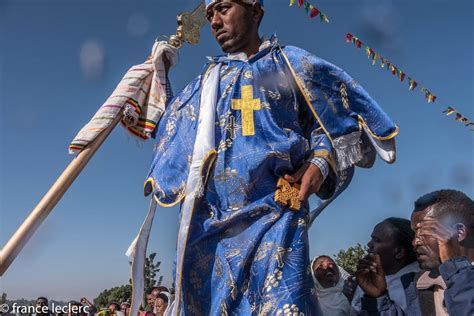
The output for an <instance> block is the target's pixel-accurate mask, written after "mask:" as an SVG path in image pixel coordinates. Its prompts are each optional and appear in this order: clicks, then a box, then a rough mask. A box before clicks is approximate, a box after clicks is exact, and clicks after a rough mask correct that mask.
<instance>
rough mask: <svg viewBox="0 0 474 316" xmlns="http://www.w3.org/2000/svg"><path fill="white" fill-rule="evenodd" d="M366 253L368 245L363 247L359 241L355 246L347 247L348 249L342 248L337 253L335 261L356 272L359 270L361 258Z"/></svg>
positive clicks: (349, 270)
mask: <svg viewBox="0 0 474 316" xmlns="http://www.w3.org/2000/svg"><path fill="white" fill-rule="evenodd" d="M365 255H367V247H363V246H362V245H361V244H359V243H357V244H356V245H355V246H353V247H349V248H347V250H340V251H339V253H338V254H337V255H335V261H336V263H337V265H338V266H340V267H341V268H343V269H344V270H346V271H347V272H349V273H351V274H354V273H355V272H356V270H357V264H358V263H359V260H360V259H362V258H363V257H364V256H365Z"/></svg>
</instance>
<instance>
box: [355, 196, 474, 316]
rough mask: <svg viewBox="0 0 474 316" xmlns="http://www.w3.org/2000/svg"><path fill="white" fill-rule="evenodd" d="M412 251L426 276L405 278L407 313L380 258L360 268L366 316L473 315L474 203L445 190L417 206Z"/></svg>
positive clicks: (368, 259)
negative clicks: (392, 294) (392, 290)
mask: <svg viewBox="0 0 474 316" xmlns="http://www.w3.org/2000/svg"><path fill="white" fill-rule="evenodd" d="M411 223H412V228H413V230H414V231H415V238H414V240H413V246H414V248H415V252H416V254H417V260H418V262H419V263H420V266H421V268H422V269H423V271H421V272H420V273H418V274H415V273H412V274H408V275H405V276H404V277H403V278H402V283H403V285H404V288H405V295H406V300H407V305H408V309H407V310H406V311H405V313H404V312H403V311H402V309H401V308H400V306H398V305H397V304H396V303H395V302H394V301H393V300H391V298H390V297H389V295H388V294H387V284H386V282H385V272H384V271H383V267H382V264H381V260H380V257H379V256H378V255H369V256H367V257H366V258H364V259H363V260H361V262H360V263H359V265H358V271H357V272H356V276H357V282H358V283H359V285H360V287H361V288H362V289H363V290H364V292H365V295H364V297H363V298H362V311H363V314H366V315H423V316H426V315H436V316H438V315H451V316H453V315H455V316H464V315H466V316H468V315H469V316H471V315H474V266H473V265H472V263H473V262H474V201H473V200H471V199H470V198H469V197H468V196H466V195H465V194H464V193H461V192H459V191H454V190H441V191H435V192H432V193H429V194H426V195H424V196H422V197H421V198H419V199H418V200H417V201H416V202H415V209H414V211H413V213H412V217H411Z"/></svg>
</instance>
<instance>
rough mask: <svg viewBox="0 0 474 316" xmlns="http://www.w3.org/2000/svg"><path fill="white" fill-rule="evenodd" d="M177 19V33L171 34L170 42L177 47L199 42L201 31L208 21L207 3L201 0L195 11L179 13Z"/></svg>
mask: <svg viewBox="0 0 474 316" xmlns="http://www.w3.org/2000/svg"><path fill="white" fill-rule="evenodd" d="M177 20H178V28H177V29H176V34H175V35H171V36H170V39H169V40H168V43H169V44H171V45H173V46H174V47H177V48H180V47H181V46H183V43H188V44H191V45H195V44H197V43H199V38H200V34H199V31H200V30H201V28H202V27H203V26H204V25H205V24H206V22H207V19H206V5H205V4H204V2H201V4H200V5H199V6H198V7H197V8H196V9H194V11H193V12H191V13H188V12H184V13H181V14H180V15H178V17H177Z"/></svg>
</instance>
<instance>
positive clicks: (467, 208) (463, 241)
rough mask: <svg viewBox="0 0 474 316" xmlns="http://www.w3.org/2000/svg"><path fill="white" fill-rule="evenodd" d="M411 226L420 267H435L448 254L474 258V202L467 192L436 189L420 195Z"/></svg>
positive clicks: (427, 268)
mask: <svg viewBox="0 0 474 316" xmlns="http://www.w3.org/2000/svg"><path fill="white" fill-rule="evenodd" d="M411 225H412V228H413V230H415V238H414V239H413V247H414V248H415V252H416V256H417V259H418V262H419V263H420V266H421V268H422V269H424V270H437V269H438V267H439V265H440V264H441V262H442V257H446V256H447V257H449V256H450V254H449V253H452V254H451V256H466V257H468V258H469V259H470V260H471V261H474V234H473V231H474V201H473V200H472V199H471V198H469V197H468V196H467V195H466V194H464V193H462V192H460V191H456V190H439V191H434V192H431V193H428V194H425V195H423V196H422V197H420V198H419V199H418V200H416V202H415V206H414V210H413V213H412V216H411ZM440 245H441V246H442V248H441V249H440ZM440 250H441V252H440Z"/></svg>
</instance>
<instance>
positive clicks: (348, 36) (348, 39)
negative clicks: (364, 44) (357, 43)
mask: <svg viewBox="0 0 474 316" xmlns="http://www.w3.org/2000/svg"><path fill="white" fill-rule="evenodd" d="M352 37H353V36H352V34H351V33H347V35H346V43H350V42H352Z"/></svg>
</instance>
